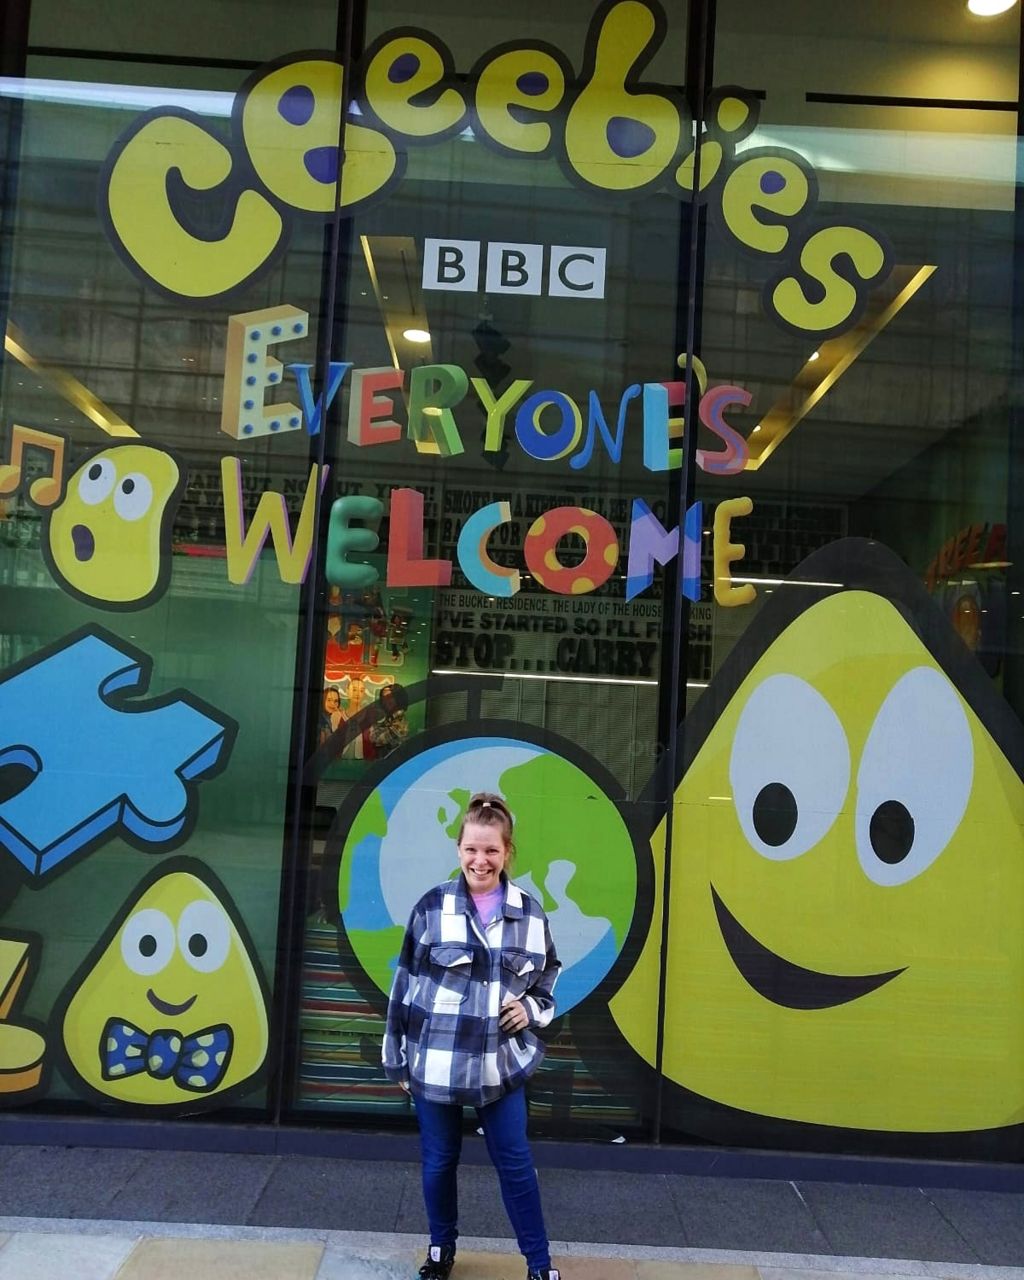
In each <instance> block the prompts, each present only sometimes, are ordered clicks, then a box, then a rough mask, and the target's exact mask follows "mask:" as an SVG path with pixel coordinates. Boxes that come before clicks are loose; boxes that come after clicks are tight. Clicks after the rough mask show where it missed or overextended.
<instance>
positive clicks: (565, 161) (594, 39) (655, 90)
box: [555, 0, 693, 203]
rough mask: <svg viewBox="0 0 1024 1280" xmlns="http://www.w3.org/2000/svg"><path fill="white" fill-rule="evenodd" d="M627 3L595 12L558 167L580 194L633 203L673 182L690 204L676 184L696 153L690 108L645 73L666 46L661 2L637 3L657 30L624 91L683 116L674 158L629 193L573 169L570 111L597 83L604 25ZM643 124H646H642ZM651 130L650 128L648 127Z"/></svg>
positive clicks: (611, 2)
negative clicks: (595, 182) (568, 136)
mask: <svg viewBox="0 0 1024 1280" xmlns="http://www.w3.org/2000/svg"><path fill="white" fill-rule="evenodd" d="M623 2H624V0H602V3H601V4H600V5H598V7H597V9H595V10H594V13H593V15H592V16H591V19H590V24H589V26H588V27H587V35H586V39H585V40H584V42H583V57H582V60H581V62H580V72H579V76H578V79H577V83H578V84H579V88H578V90H577V91H576V93H575V94H573V96H572V100H571V101H568V100H567V101H566V103H565V107H564V111H563V113H562V120H563V128H562V129H561V130H560V131H559V134H558V138H557V143H558V145H557V147H556V151H555V154H556V157H557V160H558V167H559V169H560V170H561V172H562V176H563V177H564V178H565V179H566V181H567V182H568V183H569V184H570V185H571V186H573V187H575V188H576V189H577V190H578V191H586V192H589V193H591V194H592V195H596V196H609V197H611V198H613V199H615V200H618V201H621V200H624V199H625V200H631V199H636V198H637V197H638V196H644V195H649V194H651V193H652V192H655V191H658V190H660V189H661V188H663V187H667V186H668V184H669V182H670V181H671V187H670V188H668V189H671V190H676V191H679V192H681V193H682V196H683V203H688V193H687V192H686V191H685V190H684V189H683V188H682V187H680V186H679V185H678V183H676V182H674V180H673V178H674V174H675V170H676V169H677V167H678V166H679V164H680V163H681V162H682V160H683V159H684V158H685V157H686V156H688V155H689V154H690V152H691V151H692V150H693V147H692V143H691V141H690V134H691V132H692V130H693V120H692V118H691V116H690V111H689V108H688V106H687V104H686V100H685V98H684V97H683V94H682V93H680V92H679V91H676V90H673V89H670V88H668V87H666V86H665V85H661V84H656V83H654V82H653V81H651V80H644V79H643V78H642V76H643V72H644V71H645V69H646V68H647V66H648V64H649V63H650V62H651V60H652V59H653V58H654V57H655V55H656V54H657V53H658V50H659V49H660V48H661V46H662V45H663V44H664V43H665V37H666V36H667V35H668V16H667V15H666V13H665V10H664V8H663V6H662V5H661V4H660V3H659V2H658V0H633V3H639V4H640V5H641V6H642V7H643V8H645V9H646V10H647V11H648V12H649V13H650V15H651V17H652V18H653V20H654V31H653V33H652V34H651V37H650V39H649V40H648V42H647V43H646V44H645V45H644V47H643V49H642V50H641V52H640V54H639V56H638V57H637V58H636V60H635V61H634V63H633V65H632V66H631V67H630V69H629V72H628V74H627V75H626V78H625V80H624V82H623V89H624V91H625V92H626V94H627V95H630V96H633V95H636V96H640V95H642V94H653V95H654V96H655V97H658V98H662V99H664V101H666V102H667V103H668V104H669V105H670V106H672V107H674V108H675V110H676V114H677V116H678V117H679V142H678V143H677V144H676V147H675V149H674V151H673V153H672V158H671V159H670V160H669V161H668V163H667V164H666V166H665V168H664V169H663V170H662V171H661V173H659V174H657V175H656V176H655V177H653V178H651V180H650V181H649V182H645V183H643V184H642V185H640V186H636V187H629V188H628V189H627V190H625V191H619V190H615V189H612V188H608V187H598V186H594V185H593V184H592V183H590V182H587V180H586V179H585V178H584V177H582V176H581V174H580V173H579V172H578V171H577V170H576V169H574V168H573V165H572V163H571V161H570V159H569V153H568V150H567V148H566V145H565V129H564V121H565V120H566V119H567V118H568V115H569V112H570V111H571V110H572V108H573V107H574V106H575V104H576V102H577V100H578V99H579V98H580V96H581V95H582V93H583V91H584V89H585V88H587V87H588V86H589V85H590V84H591V83H592V81H593V78H594V71H595V69H596V64H597V45H598V42H599V40H600V37H601V30H602V28H603V26H604V23H605V19H606V18H607V17H608V15H609V14H610V13H611V12H612V10H613V9H616V8H617V7H618V6H619V5H621V4H622V3H623ZM641 123H644V122H643V121H641ZM646 127H648V128H649V127H650V126H646Z"/></svg>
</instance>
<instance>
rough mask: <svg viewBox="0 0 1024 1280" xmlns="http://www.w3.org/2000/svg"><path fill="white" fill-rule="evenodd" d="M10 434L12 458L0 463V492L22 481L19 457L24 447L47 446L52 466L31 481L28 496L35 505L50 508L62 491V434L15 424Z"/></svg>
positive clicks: (13, 488)
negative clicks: (5, 463) (47, 471)
mask: <svg viewBox="0 0 1024 1280" xmlns="http://www.w3.org/2000/svg"><path fill="white" fill-rule="evenodd" d="M11 433H12V439H11V461H10V462H9V463H8V464H7V465H6V466H0V494H7V493H14V492H15V490H16V489H17V488H18V486H19V485H20V484H21V473H22V470H23V467H22V457H23V455H24V452H25V449H26V448H32V449H46V450H47V451H48V452H49V453H50V454H51V455H52V461H53V465H52V468H51V470H50V473H49V474H48V475H45V476H39V477H37V479H35V480H33V481H32V483H31V484H30V485H29V487H28V496H29V497H30V498H31V499H32V501H33V502H34V503H35V504H36V506H37V507H52V506H53V504H54V503H55V502H57V501H59V499H60V496H61V494H62V493H63V492H64V447H65V441H64V437H63V436H58V435H54V434H53V432H52V431H37V430H36V428H35V427H21V426H18V425H17V424H15V426H14V427H13V428H12V429H11Z"/></svg>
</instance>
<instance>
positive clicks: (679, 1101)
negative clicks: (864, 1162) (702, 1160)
mask: <svg viewBox="0 0 1024 1280" xmlns="http://www.w3.org/2000/svg"><path fill="white" fill-rule="evenodd" d="M823 582H842V583H843V584H844V586H843V587H842V588H841V591H844V592H845V591H862V592H869V593H871V594H873V595H877V596H880V597H881V598H882V599H884V600H887V601H889V602H890V603H891V604H892V605H893V606H894V607H895V608H896V609H898V610H899V612H900V614H901V615H902V616H903V618H904V620H905V621H906V623H907V625H908V626H909V627H910V628H911V629H912V630H913V632H914V634H915V635H916V636H917V637H918V638H919V639H920V641H921V642H922V644H923V645H924V646H925V648H926V649H927V650H928V652H929V653H930V654H931V655H932V657H933V658H934V659H935V661H936V662H937V663H938V664H939V666H940V667H941V668H942V670H943V672H944V673H945V675H946V676H947V678H948V679H949V680H950V682H951V683H952V684H953V686H954V688H956V690H957V691H958V692H959V693H960V695H961V696H962V697H963V698H964V700H965V701H966V702H967V703H968V704H969V706H970V707H971V709H972V710H973V711H974V713H975V714H976V715H977V717H978V719H979V720H980V721H981V723H982V725H984V727H985V729H986V731H987V732H988V733H989V734H991V736H992V739H993V741H994V742H995V743H996V745H997V746H998V748H999V750H1000V751H1001V752H1002V753H1003V754H1004V755H1005V757H1006V759H1007V761H1008V762H1009V764H1010V766H1011V767H1012V768H1013V769H1014V771H1015V772H1016V773H1017V774H1018V776H1019V777H1021V779H1022V780H1024V725H1021V723H1020V721H1019V720H1018V719H1017V717H1016V716H1015V715H1014V714H1013V712H1012V711H1011V709H1010V707H1009V705H1008V704H1007V703H1006V702H1005V700H1004V699H1003V698H1002V697H1000V695H999V694H998V693H997V692H996V690H995V688H994V687H993V684H992V681H991V678H990V677H989V676H988V675H987V674H986V672H985V671H984V669H983V668H982V666H981V664H980V663H979V662H978V660H977V659H976V658H975V656H974V655H973V654H972V653H971V652H970V650H969V649H968V648H967V647H966V645H964V643H963V641H962V640H961V639H960V637H959V636H958V635H957V633H956V632H955V630H954V629H953V627H952V626H951V625H950V623H949V621H948V620H947V618H946V617H945V616H944V614H943V613H942V612H941V610H940V609H939V608H938V606H937V605H936V603H935V602H934V600H933V599H932V598H931V596H930V595H929V594H928V592H927V590H926V589H925V587H924V585H923V583H921V582H920V580H919V579H918V578H917V577H916V576H915V575H914V574H913V573H912V572H911V571H910V569H908V568H907V566H906V565H905V564H904V563H903V561H902V560H900V559H899V558H898V557H897V556H896V554H895V553H894V552H892V551H890V550H889V549H888V548H887V547H885V546H884V545H883V544H881V543H879V542H874V541H872V540H869V539H866V538H842V539H839V540H838V541H836V542H832V543H829V544H828V545H827V546H825V547H822V548H821V549H820V550H818V551H815V552H813V553H812V554H811V555H809V556H808V557H807V558H806V559H805V560H803V561H802V562H801V563H800V564H799V565H798V566H797V568H796V569H795V570H794V571H793V572H792V573H791V574H790V575H789V577H788V578H787V588H786V590H784V591H777V592H775V593H774V594H773V596H772V597H771V598H770V599H768V600H766V601H765V603H764V605H763V608H762V609H761V610H760V612H759V613H758V615H757V617H756V618H755V619H754V620H753V621H752V622H751V624H750V626H749V627H748V628H747V629H746V630H745V631H744V632H743V634H742V635H741V636H740V638H739V640H738V641H737V643H736V645H735V647H734V648H733V649H732V651H731V652H730V653H729V655H728V657H727V658H726V660H725V662H724V663H723V664H722V667H721V668H720V669H719V671H718V672H717V673H716V674H715V676H714V677H713V679H712V681H711V683H710V684H709V686H708V688H707V689H706V690H705V691H704V693H703V694H702V696H701V698H700V699H699V701H698V702H697V703H696V705H695V706H694V708H693V710H692V711H690V712H689V713H688V715H687V717H686V720H685V722H684V727H681V729H680V743H681V747H682V750H681V753H680V758H679V764H678V771H677V776H676V778H675V779H674V780H673V785H672V788H671V791H670V794H671V795H673V796H674V795H675V792H676V789H677V788H678V787H679V785H680V784H681V782H682V779H683V778H684V776H685V775H686V772H687V771H688V769H689V768H690V765H691V764H692V763H693V761H694V760H695V758H696V756H697V754H698V752H699V751H700V750H701V748H702V747H703V745H704V743H705V741H706V740H707V737H708V735H709V734H710V732H711V730H712V729H713V728H714V727H715V725H716V724H717V723H718V720H719V718H720V716H721V715H722V713H723V712H724V711H725V710H726V708H727V707H728V706H729V704H730V702H731V701H732V699H733V698H734V697H735V696H736V694H737V692H738V691H739V689H740V687H741V685H742V684H743V682H744V680H745V679H746V678H747V676H748V675H749V674H750V672H751V671H752V670H753V668H754V666H755V665H756V664H757V662H759V661H760V659H761V658H762V657H763V656H764V654H765V653H766V652H767V651H768V649H769V648H770V647H771V646H772V645H773V644H774V643H775V641H776V640H777V639H778V638H779V637H780V636H781V635H782V633H783V632H784V631H785V630H786V629H787V628H788V627H789V626H790V625H791V624H792V623H793V622H795V621H796V620H797V619H798V618H799V617H801V616H802V615H803V614H804V613H805V612H806V611H807V610H808V609H810V608H811V607H812V606H813V605H815V604H818V603H819V602H820V601H822V600H824V599H827V598H829V597H831V596H835V595H838V594H840V593H841V592H840V591H837V590H836V589H834V588H830V587H824V586H820V585H815V584H819V583H823ZM803 583H806V584H807V585H802V584H803ZM659 782H660V786H661V788H662V791H661V793H660V794H664V770H661V772H660V777H656V778H655V779H652V782H651V784H650V785H649V787H648V788H647V790H646V791H645V793H644V796H642V797H641V799H642V800H643V799H647V800H648V801H650V802H652V803H654V801H655V798H656V796H657V795H658V794H659V791H658V786H659ZM658 821H659V822H660V821H661V817H660V816H659V818H658ZM652 834H653V828H652ZM679 838H681V839H685V834H682V835H680V837H679ZM617 1034H618V1036H619V1041H620V1044H621V1045H623V1046H624V1047H625V1049H626V1051H627V1055H626V1056H628V1057H630V1058H632V1060H633V1061H632V1069H633V1072H634V1074H635V1077H636V1078H637V1079H639V1080H640V1081H642V1082H644V1083H643V1085H642V1087H643V1088H645V1089H651V1090H653V1089H654V1088H656V1087H657V1075H656V1073H655V1070H654V1068H653V1066H651V1065H650V1064H649V1063H647V1062H645V1061H644V1060H643V1059H641V1058H640V1057H639V1056H638V1055H637V1054H636V1051H635V1050H633V1049H632V1047H631V1046H630V1045H629V1042H628V1041H627V1040H626V1038H625V1037H624V1036H623V1034H622V1032H621V1031H618V1033H617ZM626 1070H627V1068H626V1067H625V1066H623V1072H624V1073H625V1071H626ZM663 1089H664V1093H663V1099H664V1117H665V1125H666V1128H667V1129H670V1130H674V1131H675V1132H676V1133H678V1134H680V1135H688V1136H696V1137H700V1138H702V1139H705V1140H709V1141H711V1142H714V1143H716V1144H724V1145H741V1146H764V1147H774V1148H778V1149H783V1150H787V1149H788V1150H801V1151H804V1150H806V1151H818V1152H821V1151H825V1152H829V1151H832V1152H836V1151H842V1152H848V1153H857V1154H865V1155H875V1156H877V1155H894V1156H912V1157H915V1158H943V1157H955V1158H973V1159H1020V1158H1021V1155H1022V1153H1024V1124H1020V1123H1018V1124H1012V1125H1007V1126H1005V1127H1003V1128H995V1129H983V1130H973V1131H968V1130H963V1131H960V1130H954V1131H951V1132H919V1131H897V1130H870V1129H856V1128H843V1127H839V1126H834V1125H825V1124H818V1123H814V1122H811V1121H800V1120H784V1119H780V1118H778V1117H774V1116H764V1115H760V1114H759V1113H757V1112H745V1111H741V1110H739V1109H737V1108H733V1107H729V1106H727V1105H726V1104H724V1103H719V1102H715V1101H713V1100H711V1099H708V1098H705V1097H703V1096H702V1095H700V1094H697V1093H693V1092H691V1091H690V1090H688V1089H686V1088H685V1087H684V1086H682V1085H680V1084H677V1083H676V1082H675V1081H673V1080H671V1079H669V1077H668V1076H665V1077H664V1078H663Z"/></svg>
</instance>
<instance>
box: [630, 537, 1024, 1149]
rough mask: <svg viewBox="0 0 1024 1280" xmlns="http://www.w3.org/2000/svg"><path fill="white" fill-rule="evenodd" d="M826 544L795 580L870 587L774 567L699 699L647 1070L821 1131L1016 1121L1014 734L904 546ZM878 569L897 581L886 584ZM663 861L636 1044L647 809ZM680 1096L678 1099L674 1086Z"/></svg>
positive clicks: (1020, 1114) (1017, 810)
mask: <svg viewBox="0 0 1024 1280" xmlns="http://www.w3.org/2000/svg"><path fill="white" fill-rule="evenodd" d="M836 545H837V547H842V548H844V549H845V550H844V552H843V553H842V554H841V555H835V556H833V557H832V558H831V559H830V560H828V561H826V560H824V559H822V557H823V556H825V555H826V552H822V553H819V555H818V556H815V557H813V558H812V559H811V560H810V561H809V562H808V565H807V567H806V569H807V571H806V577H807V578H808V579H814V580H817V581H818V582H829V581H838V582H840V583H842V582H844V581H846V582H850V581H851V579H853V580H854V581H856V582H858V585H859V584H860V582H862V581H863V582H868V581H869V580H873V581H874V582H877V583H880V584H881V583H884V586H879V590H878V591H876V590H872V589H854V590H844V591H838V592H834V593H832V594H829V593H828V592H827V591H822V590H817V591H816V590H814V589H813V588H811V587H800V586H799V585H797V584H796V583H792V584H787V586H786V587H784V588H783V591H782V592H780V593H779V595H780V596H786V593H790V594H789V597H788V598H785V599H780V598H779V597H778V596H777V597H776V599H775V600H774V601H773V602H772V603H771V604H770V605H769V606H768V607H767V608H766V609H765V611H764V613H763V614H762V615H761V617H760V618H759V619H758V620H757V621H756V622H755V623H754V624H753V625H752V627H751V629H750V631H749V632H748V633H747V635H746V636H745V637H744V638H743V640H742V641H741V642H740V646H738V648H742V647H743V646H744V645H746V647H747V653H746V654H745V655H742V654H739V653H737V654H735V655H734V658H737V659H738V661H733V660H732V659H731V660H730V663H729V664H727V666H726V667H725V668H724V669H723V671H722V672H721V673H720V676H719V677H717V678H716V682H715V683H713V684H712V686H711V687H710V688H709V689H708V691H707V693H706V694H705V695H704V697H703V698H702V700H701V702H700V703H699V704H698V706H697V708H696V709H695V712H694V715H693V717H692V722H693V725H694V728H695V733H694V739H693V742H692V746H691V747H689V748H688V756H689V759H690V763H689V765H688V767H687V768H686V769H685V773H684V776H683V778H682V781H681V783H680V784H679V785H678V787H677V790H676V796H675V806H676V807H675V818H674V821H675V834H674V841H673V848H674V853H673V863H672V878H671V900H670V904H669V910H670V928H669V943H668V956H667V969H668V981H667V994H666V1013H665V1019H666V1025H665V1049H664V1072H665V1074H666V1076H667V1077H668V1078H669V1079H670V1080H672V1081H674V1082H676V1083H677V1084H678V1085H681V1086H683V1088H685V1089H686V1090H688V1091H689V1092H690V1093H693V1094H697V1095H701V1096H702V1097H704V1098H708V1099H712V1100H714V1101H715V1102H718V1103H722V1104H725V1105H727V1106H728V1107H731V1108H736V1109H738V1110H741V1111H744V1112H748V1113H753V1114H755V1115H760V1116H764V1117H773V1118H780V1119H783V1120H790V1121H802V1122H807V1123H812V1124H815V1125H830V1126H838V1127H845V1128H848V1129H860V1130H884V1131H896V1132H901V1133H908V1134H909V1133H914V1132H916V1133H951V1132H966V1131H976V1130H982V1129H994V1128H1000V1127H1003V1126H1009V1125H1015V1124H1018V1123H1020V1122H1021V1120H1024V1073H1022V1072H1021V1070H1020V1063H1021V1061H1024V1019H1022V1018H1021V1002H1022V993H1024V928H1022V924H1024V918H1022V917H1024V905H1022V904H1024V839H1022V824H1024V788H1022V785H1021V779H1020V777H1019V776H1018V772H1017V770H1016V769H1015V768H1014V767H1013V765H1011V763H1010V759H1014V760H1017V761H1018V762H1019V761H1020V758H1021V752H1020V742H1019V740H1018V739H1017V737H1016V736H1015V735H1017V733H1018V729H1017V728H1015V727H1014V722H1013V718H1012V716H1011V715H1010V713H1009V710H1008V708H1007V707H1006V706H1005V705H1004V704H1003V703H1002V702H1001V700H1000V698H999V697H998V695H997V694H996V693H995V691H994V690H993V689H992V688H991V684H990V681H989V680H988V677H986V676H985V675H984V674H983V673H982V671H981V668H980V667H978V666H977V665H976V664H975V663H974V660H973V659H972V658H970V657H969V656H968V655H967V654H966V653H965V652H964V650H963V649H962V647H961V646H960V644H959V641H958V640H957V639H956V637H955V636H954V634H953V632H952V630H951V629H950V628H949V627H948V624H946V623H945V621H944V620H943V619H942V618H941V617H940V615H939V614H938V611H937V610H935V609H934V606H932V605H931V604H930V602H929V601H928V600H927V598H926V597H925V596H924V592H923V590H922V589H921V588H920V586H918V585H916V584H915V583H914V582H913V580H912V579H910V575H909V574H908V573H907V571H906V570H905V569H904V568H903V567H902V566H901V565H899V564H898V563H897V562H896V561H895V558H894V557H891V556H889V555H888V553H885V552H883V551H882V550H881V549H879V548H878V547H877V546H875V545H874V544H869V543H864V542H860V541H853V540H851V541H849V542H846V543H840V544H836ZM851 548H852V550H851ZM831 550H832V548H828V549H826V551H831ZM873 557H874V559H872V558H873ZM858 558H860V563H859V564H856V563H855V561H856V560H857V559H858ZM883 559H884V564H883V563H882V561H883ZM865 564H866V565H867V566H868V569H867V571H865V572H862V569H863V568H864V565H865ZM872 564H873V565H874V569H873V570H872V569H871V566H872ZM900 575H902V576H900ZM905 580H909V583H908V582H906V581H905ZM894 583H899V584H902V585H899V586H897V587H896V588H895V589H896V590H898V591H903V590H904V587H906V590H905V592H904V594H903V596H902V597H901V598H900V599H899V600H898V602H894V601H893V599H892V595H893V591H894ZM881 591H884V592H885V594H881V593H880V592H881ZM887 597H888V598H887ZM800 598H803V599H805V600H806V599H808V598H809V599H810V601H811V603H810V604H809V607H805V608H803V610H802V611H800V606H799V605H798V604H796V603H795V601H796V600H799V599H800ZM759 630H760V632H761V634H760V635H758V634H757V632H758V631H759ZM765 630H767V631H768V642H767V644H766V643H765V636H764V631H765ZM924 637H926V638H927V644H926V643H925V642H924ZM716 685H717V689H716ZM716 692H717V694H718V697H717V698H716V697H715V695H716ZM968 699H970V700H968ZM708 700H711V701H708ZM719 710H720V713H719V714H718V715H717V718H715V716H716V711H719ZM686 727H687V730H688V731H689V730H690V728H691V720H688V721H687V726H686ZM993 734H997V735H998V736H999V738H1000V742H999V743H997V741H996V740H995V737H994V736H993ZM1006 752H1008V753H1009V758H1008V755H1007V754H1006ZM654 854H655V863H656V867H657V872H656V878H657V888H656V901H655V910H654V921H655V924H654V928H653V929H652V932H651V936H650V937H649V938H648V941H647V944H646V946H645V949H644V951H643V952H642V954H641V956H640V958H639V960H638V963H637V965H636V966H635V968H634V970H633V973H632V974H631V976H630V978H629V979H628V980H627V982H626V984H625V985H624V987H623V988H622V990H621V991H620V992H619V993H618V995H617V996H616V998H615V1000H614V1001H613V1006H612V1008H613V1013H614V1016H615V1017H616V1020H617V1021H618V1024H619V1026H620V1028H621V1029H622V1030H623V1032H624V1033H625V1034H626V1036H627V1038H628V1039H630V1041H631V1042H632V1043H633V1044H634V1045H635V1047H636V1048H637V1050H638V1052H640V1054H641V1055H642V1056H643V1057H644V1058H646V1059H647V1060H648V1061H649V1062H653V1061H654V1025H655V1021H656V1019H655V1016H654V1013H653V1011H654V1009H655V1008H656V990H657V988H656V983H657V960H658V937H659V931H660V918H661V916H660V911H661V904H660V901H659V900H658V899H660V896H661V893H662V886H663V867H664V823H662V826H661V827H660V828H659V830H658V831H657V832H656V834H655V839H654ZM675 1105H676V1106H678V1108H679V1112H678V1114H679V1115H681V1116H684V1117H685V1115H686V1106H687V1104H686V1099H685V1095H678V1096H677V1097H676V1099H675ZM683 1123H685V1119H684V1120H683Z"/></svg>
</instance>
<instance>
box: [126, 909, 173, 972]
mask: <svg viewBox="0 0 1024 1280" xmlns="http://www.w3.org/2000/svg"><path fill="white" fill-rule="evenodd" d="M173 955H174V925H173V924H171V922H170V920H168V918H167V917H166V916H165V915H164V913H163V912H162V911H157V910H155V908H153V907H146V908H145V909H144V910H142V911H137V912H136V913H135V915H133V916H131V917H130V918H129V920H128V921H127V923H126V924H125V926H124V929H123V930H122V932H121V958H122V959H123V960H124V962H125V964H126V965H127V966H128V968H129V969H130V970H131V971H132V973H137V974H139V975H140V976H141V977H146V978H149V977H152V976H153V974H154V973H159V972H160V970H161V969H166V968H167V965H168V963H169V962H170V959H171V957H172V956H173Z"/></svg>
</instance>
